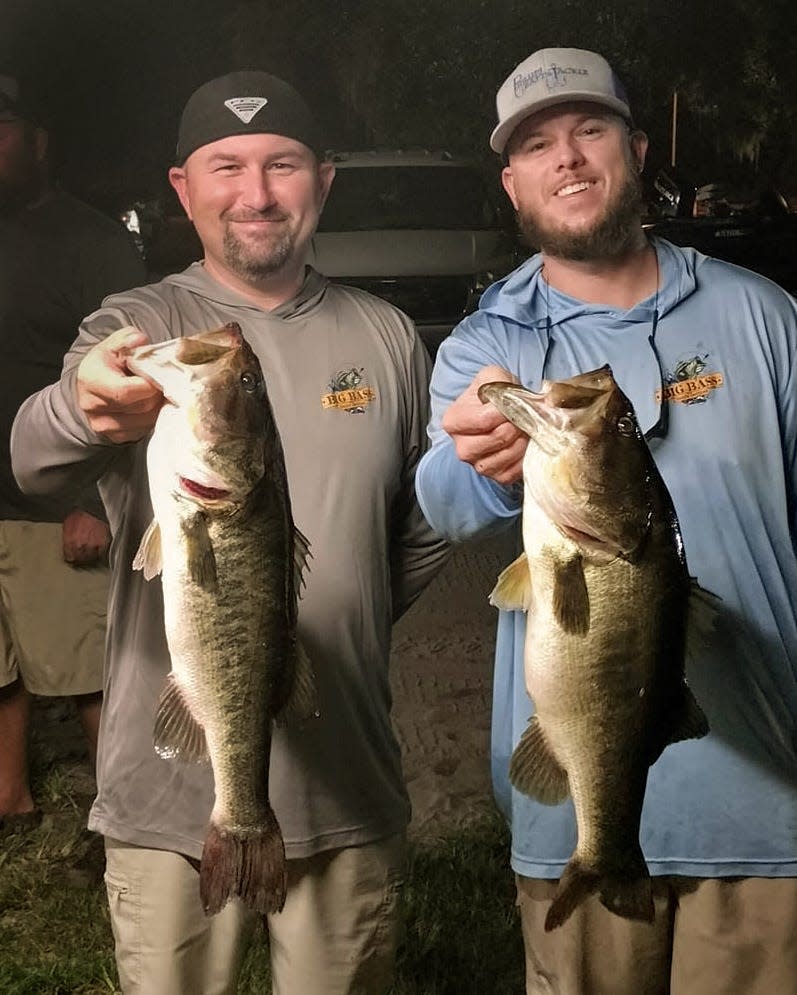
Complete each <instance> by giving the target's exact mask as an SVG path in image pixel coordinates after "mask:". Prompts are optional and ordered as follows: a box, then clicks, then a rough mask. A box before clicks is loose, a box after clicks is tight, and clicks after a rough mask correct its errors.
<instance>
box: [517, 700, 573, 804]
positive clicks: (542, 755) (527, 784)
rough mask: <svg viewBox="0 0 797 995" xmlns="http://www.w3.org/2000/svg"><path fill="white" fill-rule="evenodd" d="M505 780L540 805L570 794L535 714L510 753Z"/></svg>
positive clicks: (560, 767) (560, 768)
mask: <svg viewBox="0 0 797 995" xmlns="http://www.w3.org/2000/svg"><path fill="white" fill-rule="evenodd" d="M509 780H510V781H511V782H512V784H513V785H514V786H515V787H516V788H517V789H518V791H522V792H523V794H524V795H528V796H529V797H530V798H536V799H537V801H540V802H542V803H543V804H544V805H558V804H559V803H560V802H563V801H564V800H565V798H568V797H569V795H570V785H569V783H568V780H567V771H566V770H565V769H564V767H562V765H561V764H560V763H559V761H558V760H557V759H556V757H555V756H554V755H553V753H552V752H551V749H550V747H549V746H548V743H547V742H546V740H545V735H544V733H543V731H542V726H541V725H540V722H539V719H538V718H537V716H536V715H532V717H531V719H530V720H529V724H528V726H526V729H525V731H524V733H523V735H522V736H521V737H520V742H519V743H518V744H517V746H516V747H515V751H514V753H513V754H512V759H511V761H510V763H509Z"/></svg>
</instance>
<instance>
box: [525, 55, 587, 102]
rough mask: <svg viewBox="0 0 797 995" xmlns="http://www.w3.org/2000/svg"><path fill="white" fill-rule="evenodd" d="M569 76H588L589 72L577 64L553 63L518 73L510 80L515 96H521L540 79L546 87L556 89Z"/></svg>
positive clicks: (565, 82) (565, 81) (565, 83)
mask: <svg viewBox="0 0 797 995" xmlns="http://www.w3.org/2000/svg"><path fill="white" fill-rule="evenodd" d="M569 76H589V72H588V71H587V70H586V69H581V68H580V67H579V66H557V65H556V63H553V65H551V66H549V67H547V68H540V69H535V70H534V72H531V73H520V74H518V75H516V76H515V77H514V79H513V80H512V83H513V86H514V91H515V96H516V97H522V96H523V94H524V93H525V92H526V90H528V89H529V87H532V86H536V85H537V83H539V82H540V81H543V82H544V83H545V86H546V87H547V89H549V90H556V89H557V88H558V87H561V86H566V85H567V83H568V82H569V80H568V77H569Z"/></svg>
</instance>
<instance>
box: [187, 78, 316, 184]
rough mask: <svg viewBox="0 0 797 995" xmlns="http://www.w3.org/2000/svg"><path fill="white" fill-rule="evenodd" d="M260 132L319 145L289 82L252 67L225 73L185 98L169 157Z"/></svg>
mask: <svg viewBox="0 0 797 995" xmlns="http://www.w3.org/2000/svg"><path fill="white" fill-rule="evenodd" d="M262 134H269V135H284V136H285V137H286V138H293V139H294V140H295V141H297V142H301V143H302V144H303V145H306V146H307V147H308V148H310V149H312V150H313V152H315V153H317V154H320V153H321V150H322V147H323V146H322V141H321V133H320V129H319V128H318V125H317V123H316V120H315V118H314V117H313V115H312V113H311V112H310V108H309V107H308V106H307V104H306V103H305V102H304V100H303V99H302V97H301V96H300V95H299V94H298V93H297V92H296V90H294V88H293V87H292V86H291V85H290V84H289V83H286V82H285V81H284V80H281V79H279V78H278V77H276V76H272V75H271V74H270V73H264V72H261V71H259V70H255V69H247V70H241V71H239V72H233V73H227V75H226V76H219V77H217V78H216V79H212V80H210V81H209V82H208V83H204V84H203V85H202V86H200V87H199V89H197V90H195V91H194V92H193V93H192V94H191V96H190V97H189V98H188V103H187V104H186V105H185V109H184V110H183V114H182V117H181V118H180V128H179V131H178V135H177V152H176V160H175V161H176V163H177V165H178V166H182V164H183V163H184V162H185V160H186V159H187V158H188V157H189V156H190V155H191V153H192V152H195V151H196V150H197V149H198V148H201V147H202V146H203V145H209V144H210V143H211V142H217V141H218V140H219V139H220V138H229V137H230V136H231V135H262Z"/></svg>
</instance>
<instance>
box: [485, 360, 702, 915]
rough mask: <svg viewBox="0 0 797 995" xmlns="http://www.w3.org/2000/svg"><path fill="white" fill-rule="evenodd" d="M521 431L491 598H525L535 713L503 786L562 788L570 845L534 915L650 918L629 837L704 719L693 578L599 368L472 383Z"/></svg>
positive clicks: (645, 877) (644, 453)
mask: <svg viewBox="0 0 797 995" xmlns="http://www.w3.org/2000/svg"><path fill="white" fill-rule="evenodd" d="M479 396H480V397H481V399H482V400H483V401H491V402H492V403H493V404H494V405H495V406H496V407H497V408H498V409H499V410H500V411H501V412H502V413H503V414H504V416H505V417H506V418H507V419H509V420H510V421H511V422H513V423H514V424H515V425H516V426H518V427H519V428H520V429H522V430H523V431H524V432H526V433H527V434H528V436H529V443H528V447H527V449H526V455H525V457H524V463H523V484H524V498H523V547H524V553H523V554H522V555H521V556H520V558H519V559H518V560H516V561H515V562H514V563H513V564H511V565H510V566H509V567H507V569H506V570H505V571H503V573H502V574H501V576H500V577H499V579H498V583H497V585H496V587H495V590H494V591H493V593H492V595H491V600H492V601H493V603H494V604H495V605H497V606H498V607H500V608H504V609H507V610H517V609H522V610H525V611H527V613H528V614H527V622H526V643H525V655H524V660H525V679H526V687H527V690H528V692H529V695H530V697H531V699H532V701H533V702H534V707H535V714H534V715H533V716H532V718H531V720H530V723H529V726H528V727H527V729H526V730H525V732H524V733H523V736H522V737H521V739H520V742H519V743H518V745H517V747H516V749H515V752H514V754H513V756H512V760H511V763H510V780H511V781H512V783H513V784H514V786H515V787H516V788H517V789H518V790H520V791H522V792H524V793H526V794H528V795H530V796H531V797H533V798H536V799H538V800H539V801H541V802H543V803H545V804H549V805H556V804H559V803H560V802H562V801H564V800H565V799H566V798H567V797H568V796H570V797H572V799H573V805H574V808H575V815H576V823H577V828H578V842H577V845H576V849H575V851H574V853H573V855H572V856H571V858H570V861H569V862H568V864H567V866H566V868H565V870H564V873H563V874H562V877H561V879H560V881H559V885H558V888H557V891H556V894H555V896H554V899H553V903H552V905H551V907H550V909H549V911H548V915H547V918H546V922H545V928H546V930H551V929H553V928H555V927H556V926H559V925H561V924H562V923H563V922H565V920H566V919H567V918H568V917H569V916H570V915H571V913H572V912H573V910H574V909H575V908H576V906H577V905H578V904H579V903H580V902H581V901H582V900H583V899H584V898H586V896H587V895H589V894H592V893H596V892H597V894H598V895H599V897H600V901H601V902H602V903H603V904H604V905H605V906H606V908H608V909H610V910H611V911H612V912H615V913H616V914H617V915H620V916H624V917H626V918H629V919H638V920H644V921H651V920H652V919H653V916H654V908H653V897H652V888H651V882H650V876H649V873H648V868H647V865H646V863H645V858H644V855H643V853H642V849H641V847H640V843H639V828H640V819H641V814H642V803H643V800H644V795H645V789H646V785H647V776H648V769H649V767H650V765H651V764H653V763H654V762H655V761H656V759H657V758H658V757H659V756H660V754H661V752H662V751H663V750H664V748H665V747H666V746H667V745H668V744H669V743H674V742H677V741H679V740H682V739H688V738H692V737H699V736H703V735H705V734H706V733H707V732H708V723H707V721H706V718H705V715H704V714H703V712H702V710H701V708H700V706H699V705H698V703H697V702H696V700H695V699H694V697H693V695H692V692H691V691H690V689H689V688H688V686H687V684H686V681H685V676H684V656H685V649H686V624H687V615H688V604H689V599H690V590H691V587H692V582H691V580H690V577H689V572H688V570H687V565H686V559H685V555H684V548H683V542H682V539H681V533H680V529H679V525H678V519H677V517H676V513H675V509H674V507H673V503H672V500H671V498H670V495H669V493H668V491H667V488H666V485H665V484H664V481H663V480H662V478H661V476H660V474H659V472H658V470H657V468H656V465H655V463H654V461H653V458H652V456H651V455H650V452H649V450H648V447H647V444H646V443H645V440H644V438H643V436H642V433H641V432H640V430H639V427H638V425H637V421H636V417H635V414H634V410H633V407H632V405H631V402H630V401H629V400H628V398H627V397H626V396H625V395H624V394H623V392H622V391H621V390H620V388H619V387H618V386H617V384H616V383H615V381H614V378H613V376H612V372H611V369H610V368H609V367H608V366H606V367H603V368H602V369H600V370H594V371H592V372H590V373H584V374H581V375H579V376H575V377H572V378H571V379H569V380H562V381H553V382H552V381H543V384H542V389H541V392H540V393H534V392H532V391H529V390H526V389H525V388H523V387H521V386H518V385H517V384H510V383H489V384H484V385H482V386H481V387H480V389H479Z"/></svg>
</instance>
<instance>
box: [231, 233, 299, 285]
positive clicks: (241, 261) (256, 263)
mask: <svg viewBox="0 0 797 995" xmlns="http://www.w3.org/2000/svg"><path fill="white" fill-rule="evenodd" d="M293 253H294V237H293V233H292V232H290V231H286V232H285V233H284V234H283V235H281V236H279V237H278V238H275V239H273V240H270V241H269V242H267V243H265V244H263V245H262V246H258V248H257V249H253V248H251V247H250V246H248V245H246V244H244V243H243V242H241V241H239V240H238V239H237V238H236V237H235V235H234V234H233V233H232V232H231V231H230V229H229V228H228V229H227V230H226V231H225V233H224V260H225V262H226V263H227V265H228V266H229V267H230V269H231V270H232V271H233V272H234V273H237V274H238V276H240V277H243V278H244V279H249V280H252V279H254V280H257V279H261V278H262V277H266V276H271V275H272V273H277V272H279V270H281V269H282V268H283V267H284V266H285V265H286V264H287V263H288V262H290V260H291V259H292V258H293Z"/></svg>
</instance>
